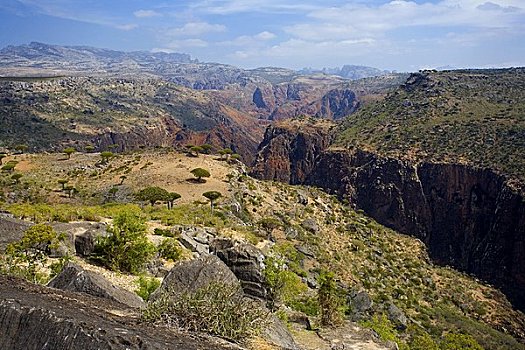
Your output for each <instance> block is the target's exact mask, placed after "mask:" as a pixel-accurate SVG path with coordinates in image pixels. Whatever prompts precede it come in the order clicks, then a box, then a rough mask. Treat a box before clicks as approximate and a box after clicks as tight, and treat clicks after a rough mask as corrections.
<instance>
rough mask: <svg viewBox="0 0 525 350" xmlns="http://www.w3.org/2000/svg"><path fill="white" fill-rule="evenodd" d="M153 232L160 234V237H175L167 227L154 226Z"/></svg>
mask: <svg viewBox="0 0 525 350" xmlns="http://www.w3.org/2000/svg"><path fill="white" fill-rule="evenodd" d="M153 234H154V235H156V236H162V237H175V234H174V233H173V232H171V230H170V229H167V228H158V227H157V228H155V229H154V230H153Z"/></svg>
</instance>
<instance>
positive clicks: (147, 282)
mask: <svg viewBox="0 0 525 350" xmlns="http://www.w3.org/2000/svg"><path fill="white" fill-rule="evenodd" d="M135 283H136V284H137V285H138V289H135V293H137V295H138V296H139V297H141V298H142V299H144V301H148V300H149V297H150V295H151V294H152V293H153V292H154V291H155V290H156V289H157V288H159V286H160V281H159V280H158V279H156V278H155V277H149V278H148V277H145V276H140V277H139V278H138V279H137V280H136V281H135Z"/></svg>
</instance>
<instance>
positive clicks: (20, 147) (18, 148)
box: [15, 144, 29, 153]
mask: <svg viewBox="0 0 525 350" xmlns="http://www.w3.org/2000/svg"><path fill="white" fill-rule="evenodd" d="M28 149H29V146H28V145H25V144H20V145H16V146H15V150H16V151H18V152H20V153H24V152H25V151H27V150H28Z"/></svg>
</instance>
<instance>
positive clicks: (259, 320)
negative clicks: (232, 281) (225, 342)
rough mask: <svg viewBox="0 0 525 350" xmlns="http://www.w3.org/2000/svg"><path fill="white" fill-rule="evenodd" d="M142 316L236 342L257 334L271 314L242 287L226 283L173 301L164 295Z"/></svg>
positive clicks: (175, 298) (179, 296) (174, 298)
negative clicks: (245, 292)
mask: <svg viewBox="0 0 525 350" xmlns="http://www.w3.org/2000/svg"><path fill="white" fill-rule="evenodd" d="M142 316H143V319H144V320H145V321H147V322H164V323H167V324H168V325H176V326H177V327H180V328H183V329H186V330H189V331H199V332H206V333H209V334H213V335H217V336H221V337H224V338H227V339H231V340H235V341H241V340H246V339H247V338H248V337H250V336H253V335H256V334H257V333H259V332H260V330H261V329H262V328H263V327H264V326H265V325H266V323H267V319H268V315H267V312H266V311H264V310H263V309H262V308H261V307H260V306H259V304H258V303H257V302H256V301H253V300H251V299H248V298H246V297H244V295H243V293H242V290H241V289H240V287H238V286H235V285H228V284H223V283H212V284H210V285H208V286H206V287H204V288H201V289H199V290H197V291H196V292H195V293H185V294H182V295H178V296H177V297H173V298H170V297H169V296H168V295H163V296H162V297H160V298H159V299H157V300H155V301H153V302H150V303H149V304H148V307H147V308H146V309H145V310H144V311H143V314H142Z"/></svg>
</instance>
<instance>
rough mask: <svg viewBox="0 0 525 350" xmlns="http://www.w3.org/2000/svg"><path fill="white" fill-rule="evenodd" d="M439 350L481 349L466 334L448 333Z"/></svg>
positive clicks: (481, 348) (481, 349)
mask: <svg viewBox="0 0 525 350" xmlns="http://www.w3.org/2000/svg"><path fill="white" fill-rule="evenodd" d="M440 349H441V350H483V347H482V346H481V345H479V343H478V342H477V341H476V339H474V338H473V337H472V336H470V335H468V334H456V333H449V334H447V335H445V337H444V338H443V340H442V341H441V343H440Z"/></svg>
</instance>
